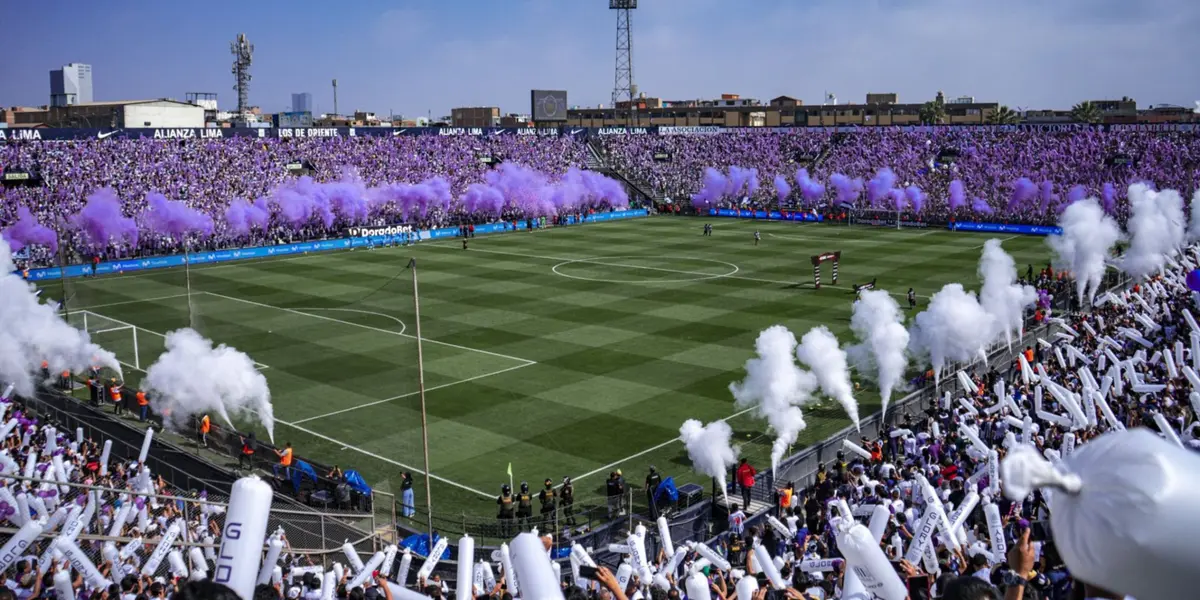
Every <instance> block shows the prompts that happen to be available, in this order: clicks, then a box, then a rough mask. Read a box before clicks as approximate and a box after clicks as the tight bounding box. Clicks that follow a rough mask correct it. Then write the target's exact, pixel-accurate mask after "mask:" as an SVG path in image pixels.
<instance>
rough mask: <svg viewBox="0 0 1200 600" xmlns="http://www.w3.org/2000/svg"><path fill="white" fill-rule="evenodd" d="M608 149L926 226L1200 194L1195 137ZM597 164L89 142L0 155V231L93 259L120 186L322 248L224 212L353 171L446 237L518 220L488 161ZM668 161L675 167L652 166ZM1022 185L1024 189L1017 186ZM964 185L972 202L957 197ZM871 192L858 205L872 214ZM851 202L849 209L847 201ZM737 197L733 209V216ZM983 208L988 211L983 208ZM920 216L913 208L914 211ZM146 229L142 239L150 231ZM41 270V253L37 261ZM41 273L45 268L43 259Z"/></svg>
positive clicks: (441, 147)
mask: <svg viewBox="0 0 1200 600" xmlns="http://www.w3.org/2000/svg"><path fill="white" fill-rule="evenodd" d="M598 144H599V147H600V148H601V150H602V151H603V154H604V155H605V156H606V157H607V159H608V161H609V162H610V164H611V166H613V167H614V168H616V169H617V170H618V171H620V172H621V173H623V174H625V175H627V176H630V177H631V178H633V179H635V180H644V181H646V182H648V183H649V185H650V187H651V188H653V191H654V192H655V193H658V194H663V195H665V196H667V197H670V198H674V199H676V201H683V200H686V199H687V198H690V197H691V196H692V195H693V194H695V193H697V192H698V191H699V190H700V189H701V188H702V186H703V170H704V168H705V167H710V166H711V167H715V168H718V169H722V170H723V169H726V168H728V167H730V166H735V165H736V166H740V167H743V168H746V169H751V168H752V169H755V170H756V171H757V180H756V185H755V189H753V190H751V191H750V193H749V194H748V197H747V198H746V201H747V202H748V203H749V204H752V205H755V206H760V207H761V206H767V205H769V204H771V203H773V202H776V201H779V200H778V199H777V196H778V190H777V188H776V187H775V186H774V185H772V180H773V178H775V177H776V176H781V177H783V178H784V179H785V180H786V181H787V182H788V183H789V186H793V187H799V182H797V181H795V172H796V170H797V167H800V166H804V167H806V168H807V169H808V171H809V175H810V176H811V178H812V180H813V181H814V182H816V183H818V184H822V185H824V187H825V192H823V193H822V194H821V195H820V199H819V200H812V201H809V200H806V199H805V198H803V197H802V196H801V193H800V192H799V191H792V192H790V194H788V195H786V197H785V198H784V199H783V200H782V203H783V204H785V205H796V204H815V205H822V206H832V205H834V204H835V200H837V199H838V195H837V192H836V190H835V189H834V188H835V186H834V185H833V181H834V175H835V174H837V175H841V176H844V178H845V181H854V180H860V181H861V182H866V181H868V180H870V179H871V178H872V177H874V176H876V175H877V174H878V172H879V170H880V169H882V168H884V167H887V168H890V169H891V170H892V172H893V173H894V174H895V180H896V184H897V185H899V186H901V187H905V188H906V187H909V186H915V187H917V188H919V189H920V190H921V191H922V195H923V197H924V198H926V201H925V202H924V203H923V207H922V209H921V211H922V214H921V216H922V217H923V218H926V219H931V220H942V221H945V220H949V219H951V218H958V219H966V218H978V217H979V216H980V215H981V213H982V212H984V211H990V215H989V218H990V219H992V220H1000V221H1008V222H1017V221H1019V222H1029V223H1053V222H1054V219H1055V217H1056V215H1057V210H1058V208H1059V206H1061V203H1062V202H1063V201H1065V200H1066V199H1068V197H1069V196H1071V195H1072V194H1073V193H1076V192H1073V191H1072V190H1071V188H1072V187H1074V186H1081V187H1080V190H1082V191H1083V192H1085V193H1086V194H1088V195H1091V196H1095V197H1101V196H1104V197H1106V198H1107V200H1106V202H1110V203H1111V205H1112V206H1113V211H1114V212H1115V213H1116V214H1117V216H1118V217H1122V216H1123V215H1124V210H1125V204H1124V203H1123V202H1121V201H1120V200H1121V199H1122V198H1123V194H1124V190H1125V189H1126V188H1127V187H1128V184H1130V183H1133V182H1136V181H1152V182H1154V183H1155V184H1156V185H1157V186H1159V187H1160V188H1171V189H1177V190H1183V191H1185V193H1186V192H1187V191H1190V190H1195V189H1197V188H1200V179H1198V178H1200V174H1198V173H1197V169H1196V166H1197V164H1196V162H1195V159H1194V158H1191V157H1194V156H1197V155H1200V136H1196V135H1193V134H1188V133H1161V132H1157V133H1151V132H1101V131H1090V130H1087V131H1076V132H1070V133H1053V134H1047V133H1033V132H980V131H966V130H955V129H940V130H935V131H925V132H906V131H903V130H900V129H891V128H867V129H863V130H861V131H858V132H854V133H834V132H830V131H827V130H817V129H804V128H798V129H795V130H792V131H789V132H787V133H778V132H772V131H765V130H764V131H761V132H760V131H743V132H730V133H722V134H716V135H676V136H649V135H608V136H602V137H600V138H599V142H598ZM588 152H589V150H588V147H587V144H586V143H585V142H583V141H581V140H577V139H575V138H572V137H567V136H563V137H545V136H487V137H473V136H435V135H426V136H397V137H387V138H383V137H345V138H318V139H309V138H305V139H276V138H270V139H259V138H249V137H234V138H229V139H223V140H205V141H181V142H173V141H172V142H164V141H155V140H148V139H123V140H111V139H110V140H83V141H71V142H56V143H36V144H8V145H4V146H0V169H10V168H23V169H29V170H34V171H36V172H38V173H39V174H40V175H41V177H42V178H43V180H44V182H45V186H44V187H14V188H7V189H3V190H0V226H3V227H8V226H11V225H12V224H13V223H14V221H16V220H17V217H18V209H19V208H21V207H25V208H28V209H29V211H30V213H31V215H32V217H33V219H35V220H36V222H38V223H40V224H42V225H45V226H47V227H50V228H51V229H55V230H60V229H61V230H62V234H63V235H64V236H65V239H64V240H63V245H64V247H65V248H66V249H67V250H68V252H69V253H70V258H72V259H75V260H78V259H79V258H81V257H84V256H86V255H89V254H94V253H95V249H89V248H88V247H87V244H85V243H84V240H83V239H82V236H81V235H80V234H79V232H78V231H75V230H72V229H71V228H69V227H59V224H62V223H66V222H67V219H68V218H69V217H70V216H71V215H74V214H76V213H77V212H78V211H79V210H80V209H81V208H82V206H83V204H84V202H85V199H86V198H87V196H88V195H89V194H91V193H93V192H95V191H96V190H98V189H101V188H105V187H108V188H111V189H112V190H113V191H114V192H115V193H116V195H117V196H118V197H119V198H120V200H121V202H122V210H123V212H124V214H125V215H126V216H129V217H134V218H140V217H139V215H140V214H141V213H142V210H143V209H145V208H146V203H147V200H146V198H147V193H149V192H158V193H161V194H163V195H165V196H166V197H168V198H172V199H179V200H182V201H184V202H185V203H187V204H188V205H189V206H191V207H193V208H196V209H198V210H200V211H202V212H204V213H206V214H208V215H210V216H212V217H214V220H215V221H216V231H215V235H213V236H212V237H210V238H206V239H203V240H201V239H194V240H191V244H190V247H193V248H203V249H213V248H221V247H230V246H234V245H244V244H256V243H262V242H265V241H269V240H270V241H280V240H299V239H314V238H321V237H324V236H329V235H340V234H342V233H343V232H344V229H345V227H346V226H347V225H349V224H351V223H348V222H347V220H346V219H344V218H339V219H337V220H336V221H335V222H333V223H332V224H331V225H328V226H326V225H324V224H319V223H308V224H305V225H304V226H299V227H297V226H296V225H295V224H293V223H285V222H284V220H283V219H280V218H278V217H277V216H276V218H273V219H272V220H271V222H270V225H269V226H268V227H266V228H262V229H256V230H255V231H253V232H250V233H245V234H243V233H239V232H235V231H231V230H230V229H229V228H227V227H224V226H223V224H222V219H220V218H219V217H220V216H222V215H224V212H225V210H226V209H227V208H228V207H229V206H230V204H231V203H232V202H234V200H235V199H246V200H251V201H252V200H254V199H257V198H263V197H266V196H268V195H269V194H270V193H271V192H272V190H275V189H277V188H278V187H279V186H280V185H282V184H284V183H285V182H287V181H290V180H292V179H294V175H292V174H290V173H289V171H288V169H287V168H286V165H289V164H302V165H304V164H307V165H312V166H313V167H314V168H315V172H314V173H313V177H314V179H315V180H316V181H318V182H332V181H337V180H339V179H340V178H343V177H345V176H346V175H347V174H348V173H354V174H355V175H356V176H357V177H359V178H361V180H362V183H363V184H364V185H366V186H377V185H384V184H388V183H393V182H409V183H413V184H415V183H418V182H423V181H428V180H430V179H431V178H444V179H445V180H446V181H447V182H448V184H449V193H450V195H451V196H452V197H453V198H454V201H453V202H452V203H451V204H450V205H449V206H448V207H445V208H444V209H443V208H441V207H438V208H436V209H434V210H432V211H429V212H423V213H422V214H421V215H420V216H415V215H411V214H409V215H401V214H400V213H399V211H395V210H388V209H386V208H385V209H383V210H379V211H375V212H374V213H373V214H371V215H370V216H369V217H368V218H364V219H361V222H358V223H353V224H360V225H361V224H369V225H394V224H399V223H401V222H407V223H409V224H412V225H416V226H418V227H431V226H444V225H450V224H459V223H463V222H481V221H487V220H489V219H499V218H503V219H511V218H520V217H522V216H524V215H523V214H521V213H522V211H521V210H520V209H519V208H518V207H517V206H515V204H516V203H515V201H514V200H513V199H511V198H506V206H507V209H506V210H505V211H502V214H490V213H487V214H485V213H482V212H480V211H475V210H470V206H469V205H470V204H471V200H469V199H468V197H467V196H468V191H469V186H470V185H471V184H473V183H482V182H484V181H485V175H486V173H487V172H488V171H489V170H490V169H492V168H493V164H494V163H492V162H488V161H492V160H495V161H500V162H505V163H512V164H521V165H529V166H533V167H535V168H537V169H538V170H539V171H542V172H544V173H546V174H548V175H550V176H551V177H558V176H561V175H562V174H563V173H565V172H566V171H567V170H568V169H569V168H571V167H576V168H582V166H583V165H584V164H585V163H586V157H587V154H588ZM660 153H665V154H666V155H667V156H668V157H669V158H668V159H667V160H665V161H664V160H655V158H654V156H655V155H656V154H660ZM1022 178H1024V179H1025V180H1027V183H1024V184H1021V183H1018V182H1019V181H1021V180H1022ZM954 181H958V182H959V185H960V186H961V190H962V193H961V194H960V196H962V197H961V198H959V199H954V198H952V194H951V191H950V190H951V183H953V182H954ZM1019 186H1025V187H1029V188H1031V189H1030V190H1029V192H1030V193H1031V194H1033V196H1034V198H1033V200H1032V201H1030V202H1024V203H1016V204H1014V202H1013V198H1014V195H1020V194H1023V193H1024V192H1018V191H1017V188H1018V187H1019ZM866 196H867V194H865V193H861V194H858V196H857V198H856V199H855V202H856V203H858V204H860V205H862V206H868V205H869V204H870V203H869V202H868V201H867V198H866ZM843 199H844V198H843ZM739 201H740V198H728V199H726V202H727V203H736V202H739ZM984 207H986V208H984ZM910 210H911V209H910ZM139 225H143V224H140V223H139ZM178 244H179V241H178V240H171V239H163V238H162V236H153V235H151V236H146V237H145V238H144V239H143V240H141V241H140V242H139V244H138V247H136V248H119V247H118V248H115V249H112V252H113V253H121V254H123V255H125V256H136V255H142V254H145V253H155V252H159V253H161V252H164V251H170V250H172V249H175V248H177V246H178ZM31 252H32V253H33V254H35V255H37V257H40V258H42V259H46V258H47V255H48V254H49V253H48V251H47V250H46V249H45V248H41V247H39V248H31ZM41 262H46V261H45V260H42V261H41Z"/></svg>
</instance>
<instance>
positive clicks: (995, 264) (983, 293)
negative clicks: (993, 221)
mask: <svg viewBox="0 0 1200 600" xmlns="http://www.w3.org/2000/svg"><path fill="white" fill-rule="evenodd" d="M979 277H980V279H983V287H982V288H981V289H980V290H979V303H980V304H981V305H982V306H983V310H985V311H987V312H988V314H990V315H992V317H993V319H994V320H993V322H992V324H993V325H994V326H995V329H994V330H993V339H995V338H998V337H1000V335H1001V334H1003V335H1004V339H1005V340H1006V341H1007V342H1008V345H1009V346H1012V340H1013V332H1016V333H1017V335H1018V336H1020V334H1021V329H1022V317H1023V316H1024V312H1025V307H1027V306H1031V305H1033V303H1035V302H1037V290H1036V289H1034V288H1033V286H1031V285H1019V284H1017V264H1016V262H1014V261H1013V258H1012V257H1011V256H1009V255H1008V253H1007V252H1005V251H1004V248H1002V247H1001V246H1000V240H997V239H991V240H988V241H986V242H984V244H983V256H981V257H980V258H979ZM989 341H990V340H989Z"/></svg>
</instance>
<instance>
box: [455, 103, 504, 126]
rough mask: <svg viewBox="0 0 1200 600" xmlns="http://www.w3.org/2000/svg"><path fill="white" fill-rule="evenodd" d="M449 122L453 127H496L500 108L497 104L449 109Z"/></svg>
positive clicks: (498, 122)
mask: <svg viewBox="0 0 1200 600" xmlns="http://www.w3.org/2000/svg"><path fill="white" fill-rule="evenodd" d="M450 123H451V125H453V126H454V127H496V126H497V125H499V124H500V108H499V107H497V106H474V107H463V108H452V109H450Z"/></svg>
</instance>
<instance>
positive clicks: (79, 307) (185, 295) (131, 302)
mask: <svg viewBox="0 0 1200 600" xmlns="http://www.w3.org/2000/svg"><path fill="white" fill-rule="evenodd" d="M187 296H188V295H187V294H186V293H185V294H171V295H170V296H158V297H157V298H141V299H139V300H125V301H123V302H109V303H107V304H93V305H91V306H74V307H71V309H70V310H92V309H93V308H108V307H110V306H122V305H125V304H141V303H142V302H158V301H159V300H173V299H175V298H186V297H187ZM59 312H63V311H61V310H60V311H59ZM101 316H103V315H101Z"/></svg>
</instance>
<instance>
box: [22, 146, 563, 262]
mask: <svg viewBox="0 0 1200 600" xmlns="http://www.w3.org/2000/svg"><path fill="white" fill-rule="evenodd" d="M585 152H586V148H585V147H584V146H583V145H582V144H579V143H576V142H574V141H572V140H571V139H570V138H567V137H562V138H542V137H538V138H537V139H533V138H529V137H522V136H492V137H470V136H397V137H389V138H376V137H346V138H322V139H307V138H306V139H258V138H249V137H235V138H230V139H224V140H219V141H197V142H163V141H156V140H149V139H128V140H89V141H71V142H62V143H42V144H8V145H3V146H0V170H3V169H9V168H22V169H28V170H35V171H36V172H37V173H38V174H40V175H41V177H42V179H43V180H44V183H45V185H44V186H43V187H15V188H8V189H3V190H0V224H3V227H7V226H9V225H11V224H12V223H13V222H14V221H15V220H16V218H17V209H18V208H19V207H27V208H29V209H30V211H31V213H32V215H33V217H34V218H35V219H36V220H37V221H38V222H39V223H41V224H42V225H45V226H48V227H51V228H55V227H56V225H57V224H59V223H65V222H66V221H67V220H68V218H69V217H70V216H71V215H74V214H76V213H78V212H79V211H80V210H81V209H82V208H83V206H84V203H85V202H86V199H87V196H88V195H89V194H91V193H93V192H95V191H96V190H98V189H101V188H106V187H107V188H111V189H112V190H113V191H114V192H115V193H116V194H117V196H118V197H119V198H120V199H121V202H122V210H123V212H124V213H125V215H126V216H130V217H136V216H137V215H139V214H140V213H141V212H142V211H143V210H144V209H145V208H146V194H147V193H149V192H158V193H161V194H163V195H165V196H167V197H168V198H172V199H179V200H183V201H184V202H186V203H187V204H188V205H189V206H191V207H192V208H196V209H198V210H200V211H202V212H203V213H205V214H208V215H209V216H211V217H213V219H214V221H215V222H216V225H217V230H216V232H215V235H214V236H213V237H212V238H209V239H206V240H203V241H201V240H195V242H196V244H195V245H192V246H191V247H194V248H195V247H199V248H204V249H212V248H221V247H230V246H234V245H241V244H256V243H263V242H266V241H279V240H284V241H290V240H301V239H319V238H321V237H325V236H328V235H341V234H343V233H344V229H345V227H346V226H348V225H349V224H350V223H347V222H345V221H344V220H338V221H337V222H335V223H334V224H333V225H332V226H330V227H324V226H320V225H317V224H316V223H313V224H310V225H308V226H306V227H300V228H297V227H294V226H292V225H290V224H287V223H285V222H284V220H283V219H281V218H275V219H272V221H271V223H270V227H269V228H267V229H266V230H256V231H254V232H252V234H250V235H248V236H239V235H237V234H236V233H235V232H232V231H229V230H228V229H226V228H224V227H222V223H221V222H222V221H223V220H224V219H222V218H221V217H222V216H223V215H224V213H225V210H226V209H227V208H228V206H229V205H230V203H231V202H233V201H234V200H235V199H239V198H240V199H247V200H251V201H253V200H254V199H257V198H260V197H265V196H268V195H269V194H270V193H271V192H272V191H273V190H275V189H276V188H278V187H279V186H280V185H281V184H283V183H285V182H287V181H290V180H294V178H295V176H294V175H292V174H290V173H289V170H288V169H287V165H289V164H302V165H303V164H306V163H307V164H308V165H311V166H312V167H313V168H314V172H313V173H312V177H313V178H314V180H316V181H318V182H332V181H336V180H339V179H340V178H342V177H344V176H345V175H346V174H347V173H351V172H353V173H354V174H355V175H356V176H357V177H358V178H361V180H362V183H363V184H364V185H365V186H368V187H370V186H379V185H384V184H388V183H393V182H409V183H414V184H415V183H418V182H422V181H426V180H429V179H431V178H438V177H440V178H443V179H445V180H446V181H447V182H448V184H449V191H450V193H451V194H452V195H453V197H454V198H459V199H461V198H463V196H464V195H465V194H466V193H467V188H468V186H469V185H470V184H472V183H482V182H484V180H485V179H484V175H485V173H486V172H488V170H489V169H491V166H490V164H488V163H485V162H484V159H489V160H495V161H497V162H499V161H502V162H506V163H514V164H522V165H531V166H536V168H537V169H538V170H539V171H541V172H544V173H547V174H550V175H554V176H557V175H561V174H563V173H564V172H566V171H567V169H568V168H569V167H572V166H574V167H581V166H582V165H583V164H584V156H585ZM461 209H462V205H461V203H459V204H457V205H455V206H454V207H452V209H451V210H447V211H443V210H433V211H430V212H429V213H428V214H425V215H423V216H422V217H421V218H418V217H417V216H415V215H413V216H410V224H413V225H417V226H419V227H422V228H428V227H432V226H444V225H448V224H457V223H459V222H462V221H463V220H468V221H469V220H471V219H472V217H473V216H472V215H469V214H467V213H465V212H464V211H462V210H461ZM513 216H516V215H515V214H513V213H512V212H511V211H505V213H504V214H502V215H493V216H492V217H493V218H508V217H513ZM480 218H482V217H480ZM401 221H402V219H400V218H399V215H398V214H391V213H387V212H379V213H376V214H374V215H371V217H370V219H369V220H366V222H365V223H354V224H359V225H362V224H366V225H376V226H378V225H391V224H397V223H399V222H401ZM139 225H143V224H139ZM63 229H64V230H65V233H66V235H68V236H70V238H69V239H66V240H63V244H62V245H63V246H64V248H65V249H67V250H68V251H70V252H71V253H72V254H73V258H78V257H83V256H87V255H89V254H91V253H93V252H94V250H91V251H89V249H88V248H87V247H86V244H84V240H83V239H82V237H81V236H80V235H79V232H78V231H72V230H70V229H69V228H63ZM162 245H168V246H169V245H172V244H171V241H170V240H163V239H156V238H155V237H153V236H146V239H143V240H142V241H141V247H139V248H124V249H118V250H117V251H123V252H125V253H126V255H127V256H129V255H138V254H139V253H141V252H150V251H153V250H154V249H155V248H156V247H158V246H162ZM39 252H40V253H42V254H45V252H44V250H39Z"/></svg>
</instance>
